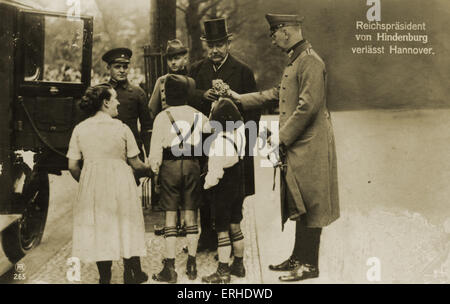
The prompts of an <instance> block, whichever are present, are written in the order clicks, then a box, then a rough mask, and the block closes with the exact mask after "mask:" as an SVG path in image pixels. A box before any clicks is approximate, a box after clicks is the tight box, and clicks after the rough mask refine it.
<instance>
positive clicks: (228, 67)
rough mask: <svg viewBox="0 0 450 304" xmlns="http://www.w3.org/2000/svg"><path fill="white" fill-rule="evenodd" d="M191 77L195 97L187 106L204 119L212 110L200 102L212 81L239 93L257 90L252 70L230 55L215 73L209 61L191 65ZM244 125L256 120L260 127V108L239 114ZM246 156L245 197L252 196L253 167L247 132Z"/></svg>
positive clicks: (208, 102)
mask: <svg viewBox="0 0 450 304" xmlns="http://www.w3.org/2000/svg"><path fill="white" fill-rule="evenodd" d="M189 75H190V77H192V78H194V80H195V82H196V89H197V90H196V91H195V96H194V97H193V98H192V99H191V100H190V105H192V106H193V107H195V108H196V109H198V110H199V111H201V112H202V113H203V114H205V115H206V116H209V112H210V111H211V102H210V101H207V100H204V99H203V94H204V93H205V91H206V90H208V89H210V88H211V87H212V81H213V80H215V79H222V80H223V81H224V82H225V83H227V84H228V85H229V86H230V88H231V89H232V90H233V91H235V92H237V93H239V94H244V93H249V92H255V91H256V81H255V77H254V75H253V72H252V70H251V69H250V68H249V67H248V66H247V65H246V64H245V63H242V62H241V61H239V60H237V59H236V58H234V57H233V56H231V55H228V58H227V60H226V61H225V62H224V64H223V65H222V66H221V67H220V69H219V70H218V71H215V70H214V68H213V64H212V62H211V60H209V59H203V60H200V61H198V62H196V63H194V64H193V65H192V66H191V69H190V73H189ZM242 116H243V118H244V122H248V121H252V120H253V121H255V123H256V125H258V124H259V119H260V117H261V111H260V110H259V109H252V110H249V111H244V113H242ZM246 140H247V144H246V153H245V156H244V179H245V195H246V196H247V195H253V194H255V173H254V171H255V167H254V161H253V157H252V156H249V152H250V151H251V150H253V146H254V144H255V142H254V141H255V140H256V139H255V140H254V141H253V142H250V141H249V132H248V130H246Z"/></svg>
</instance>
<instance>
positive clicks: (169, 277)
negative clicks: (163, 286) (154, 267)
mask: <svg viewBox="0 0 450 304" xmlns="http://www.w3.org/2000/svg"><path fill="white" fill-rule="evenodd" d="M167 264H168V263H167V262H165V263H164V268H163V269H162V270H161V272H159V273H158V274H153V276H152V279H153V280H155V281H158V282H167V283H172V284H173V283H176V282H177V278H178V274H177V273H176V271H175V267H171V266H168V265H167Z"/></svg>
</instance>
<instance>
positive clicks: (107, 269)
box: [97, 261, 112, 284]
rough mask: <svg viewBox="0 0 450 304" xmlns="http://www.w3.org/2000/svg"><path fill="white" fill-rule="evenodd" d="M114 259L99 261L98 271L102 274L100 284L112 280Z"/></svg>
mask: <svg viewBox="0 0 450 304" xmlns="http://www.w3.org/2000/svg"><path fill="white" fill-rule="evenodd" d="M111 267H112V261H99V262H97V268H98V273H99V274H100V280H99V283H100V284H109V283H110V282H111Z"/></svg>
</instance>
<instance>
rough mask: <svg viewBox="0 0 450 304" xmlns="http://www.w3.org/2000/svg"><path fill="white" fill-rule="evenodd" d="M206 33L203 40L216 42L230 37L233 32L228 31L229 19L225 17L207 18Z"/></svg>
mask: <svg viewBox="0 0 450 304" xmlns="http://www.w3.org/2000/svg"><path fill="white" fill-rule="evenodd" d="M203 25H204V28H205V33H204V35H203V36H202V37H200V39H201V40H205V41H207V42H215V41H221V40H225V39H228V38H229V37H231V36H232V35H233V34H231V33H228V28H227V21H226V20H225V19H224V18H218V19H211V20H206V21H205V22H204V23H203Z"/></svg>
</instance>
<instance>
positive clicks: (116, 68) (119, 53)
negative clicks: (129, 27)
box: [102, 48, 152, 160]
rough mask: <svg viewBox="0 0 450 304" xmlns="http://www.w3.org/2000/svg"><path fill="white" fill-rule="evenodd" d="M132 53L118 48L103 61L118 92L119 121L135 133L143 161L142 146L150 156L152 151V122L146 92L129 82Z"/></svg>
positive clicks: (108, 53)
mask: <svg viewBox="0 0 450 304" xmlns="http://www.w3.org/2000/svg"><path fill="white" fill-rule="evenodd" d="M132 54H133V53H132V51H131V50H130V49H128V48H116V49H112V50H109V51H108V52H106V53H105V54H104V55H103V56H102V59H103V61H105V62H106V63H107V65H108V66H107V68H108V70H109V75H110V80H109V83H110V84H111V85H112V86H113V88H114V89H115V90H116V92H117V99H118V100H119V102H120V105H119V106H118V111H119V115H118V117H117V118H118V119H120V120H121V121H123V122H124V123H125V124H126V125H127V126H128V127H130V129H131V131H132V132H133V135H134V138H135V139H136V142H137V144H138V147H139V149H140V151H141V154H140V158H141V159H142V160H143V159H144V155H143V150H142V145H144V147H145V152H146V154H147V155H148V152H149V150H150V133H149V132H150V130H151V128H152V121H151V119H150V114H149V111H148V107H147V96H146V94H145V92H144V91H143V90H142V89H141V88H140V87H137V86H134V85H132V84H131V83H130V82H129V81H128V70H129V64H130V59H131V56H132ZM138 119H139V123H140V124H141V131H140V132H139V131H138V124H137V121H138Z"/></svg>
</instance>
